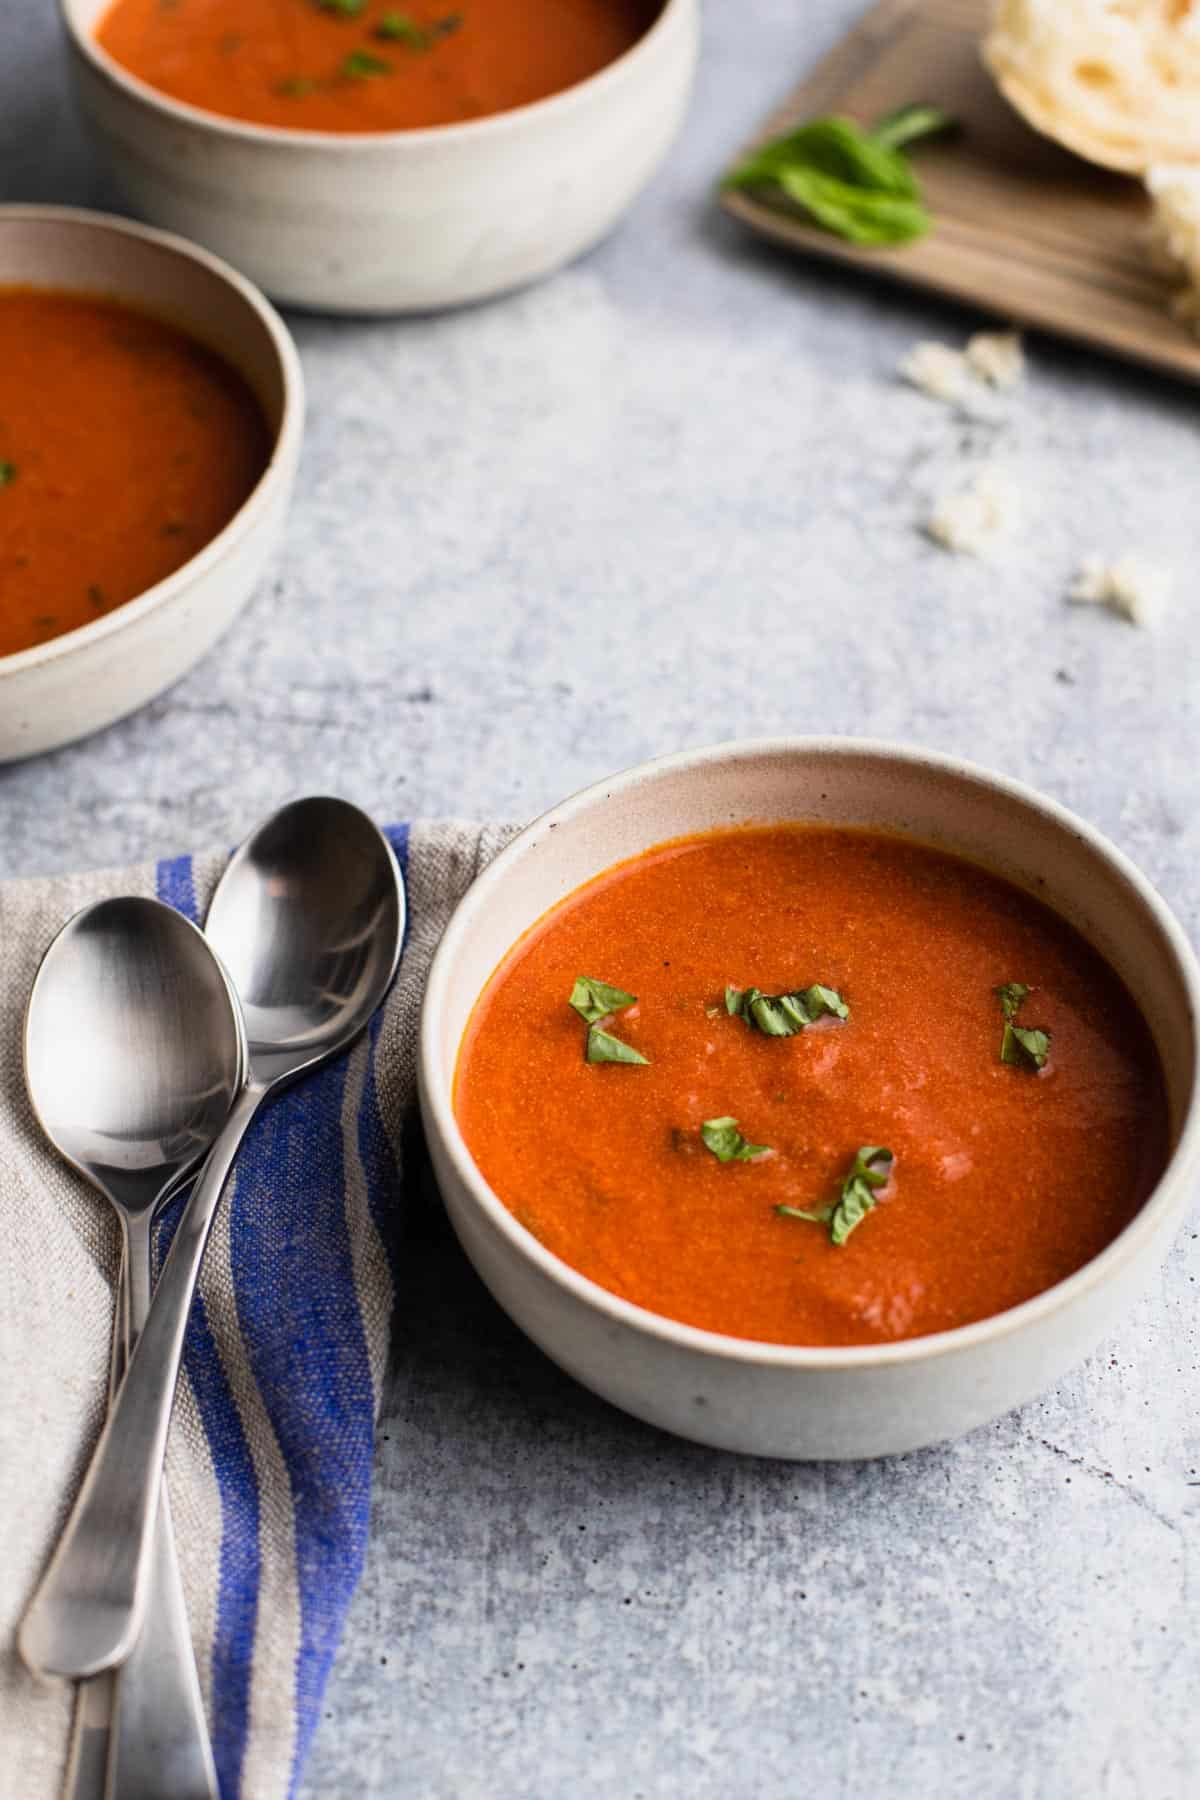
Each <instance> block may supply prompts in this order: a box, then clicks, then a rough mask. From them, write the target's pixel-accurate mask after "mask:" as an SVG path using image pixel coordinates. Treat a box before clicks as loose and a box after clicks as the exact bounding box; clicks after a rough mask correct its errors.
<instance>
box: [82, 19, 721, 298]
mask: <svg viewBox="0 0 1200 1800" xmlns="http://www.w3.org/2000/svg"><path fill="white" fill-rule="evenodd" d="M62 10H63V17H64V20H65V23H66V28H67V41H68V45H69V51H70V58H71V64H72V69H73V73H74V78H75V85H76V89H77V92H78V95H79V99H80V102H81V104H82V107H83V110H84V113H85V114H86V116H87V118H88V119H89V121H90V123H91V126H92V128H93V130H94V133H95V135H96V137H97V139H98V141H99V143H100V145H101V147H102V148H103V150H104V152H105V153H106V155H107V157H108V160H109V161H110V163H111V165H112V168H113V171H114V173H115V175H116V177H117V179H118V180H119V181H120V183H121V184H122V186H123V188H124V190H125V192H126V194H127V195H128V197H129V199H130V201H131V202H132V204H133V205H134V206H135V207H136V208H137V209H138V211H140V212H141V213H143V214H144V215H145V216H146V217H147V218H149V219H151V220H153V221H154V222H155V223H156V224H159V225H165V226H168V227H170V228H171V229H172V230H176V231H180V232H183V233H185V234H186V235H187V236H188V237H191V238H194V239H195V240H196V241H197V242H199V243H202V244H205V245H207V246H208V247H209V248H211V249H213V250H215V251H216V252H217V253H218V254H219V255H221V256H223V257H225V258H227V259H228V260H229V261H230V262H232V263H233V264H235V265H236V267H238V268H240V269H243V270H244V271H245V272H246V273H247V274H248V275H249V276H250V277H251V278H252V279H253V280H254V281H256V282H258V283H259V285H260V286H262V287H263V288H264V289H265V290H266V291H267V292H268V293H269V294H271V295H273V296H274V297H275V298H276V299H279V300H284V301H287V302H290V303H293V304H296V305H299V306H307V307H314V308H318V309H321V310H326V311H334V312H397V311H412V310H422V309H427V308H433V307H442V306H448V305H455V304H459V303H461V302H464V301H469V300H478V299H482V298H485V297H486V296H488V295H492V294H496V293H500V292H502V291H504V290H506V289H509V288H513V287H516V286H519V285H520V284H522V283H524V282H528V281H532V280H534V279H535V278H537V277H539V276H541V275H544V274H546V273H547V272H548V271H550V270H552V269H554V268H557V267H558V266H559V265H561V264H562V263H564V262H566V261H568V260H569V259H570V258H572V257H574V256H576V255H578V254H579V253H580V252H581V251H583V250H585V249H587V248H588V247H589V246H591V245H592V244H594V243H595V242H596V241H597V240H598V239H599V238H600V237H602V236H603V235H604V234H605V233H606V232H607V231H608V230H609V229H610V228H611V227H612V226H613V225H614V224H615V223H616V221H617V220H618V218H619V217H620V216H621V215H622V213H624V212H625V210H626V209H627V208H628V206H629V205H630V204H631V202H632V201H633V199H634V197H635V195H636V194H637V193H638V192H639V191H640V189H641V188H642V187H643V186H644V185H645V183H646V182H647V181H648V180H649V178H650V176H651V174H652V173H653V171H654V169H655V168H656V167H657V166H658V164H659V162H660V161H661V159H662V157H663V156H664V155H665V153H666V151H667V148H668V146H669V144H670V143H671V141H672V139H673V138H674V136H675V133H676V131H677V129H678V127H679V124H680V121H681V119H682V117H683V112H684V108H685V106H686V102H687V97H688V93H689V91H690V87H691V81H692V74H693V69H694V65H695V59H696V47H697V38H698V14H699V7H698V0H452V3H450V4H444V3H443V0H414V3H413V4H412V5H405V6H402V7H396V6H393V5H391V4H390V3H389V0H180V3H179V4H178V5H172V6H164V5H163V4H162V0H62Z"/></svg>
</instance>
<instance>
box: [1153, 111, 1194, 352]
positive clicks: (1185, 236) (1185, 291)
mask: <svg viewBox="0 0 1200 1800" xmlns="http://www.w3.org/2000/svg"><path fill="white" fill-rule="evenodd" d="M1196 110H1197V112H1200V93H1197V95H1196ZM1146 188H1147V191H1148V193H1149V195H1150V200H1151V203H1152V205H1153V209H1154V210H1153V212H1152V213H1151V215H1150V243H1151V246H1152V249H1153V251H1154V254H1155V257H1156V260H1157V261H1158V263H1159V265H1160V266H1161V267H1162V269H1163V271H1164V272H1165V273H1166V274H1167V275H1170V276H1172V277H1173V278H1174V279H1175V280H1176V281H1177V282H1178V283H1179V287H1178V291H1177V292H1176V293H1175V294H1174V295H1173V296H1172V299H1171V311H1172V312H1173V313H1174V314H1175V317H1176V318H1177V319H1182V320H1183V321H1184V322H1185V323H1186V324H1188V325H1190V326H1191V327H1192V330H1193V331H1195V332H1197V333H1200V163H1197V164H1196V165H1194V166H1192V165H1190V164H1186V163H1159V164H1157V165H1156V166H1155V167H1154V168H1152V169H1150V170H1148V171H1147V174H1146Z"/></svg>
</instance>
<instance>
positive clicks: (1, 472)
mask: <svg viewBox="0 0 1200 1800" xmlns="http://www.w3.org/2000/svg"><path fill="white" fill-rule="evenodd" d="M16 479H17V465H16V463H14V462H0V488H3V487H8V486H9V485H10V484H11V483H12V482H14V481H15V480H16Z"/></svg>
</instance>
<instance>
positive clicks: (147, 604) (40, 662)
mask: <svg viewBox="0 0 1200 1800" xmlns="http://www.w3.org/2000/svg"><path fill="white" fill-rule="evenodd" d="M9 220H14V221H24V222H29V223H38V222H41V221H47V222H49V223H52V224H55V225H77V226H80V227H82V228H84V229H86V230H88V231H98V232H104V233H109V234H111V235H113V236H116V237H125V238H135V239H137V241H138V242H140V243H143V244H153V245H155V246H157V247H158V248H159V249H162V250H167V251H169V252H172V253H173V254H175V255H177V256H178V257H180V259H181V260H182V261H184V262H189V263H196V264H199V265H200V267H201V268H204V269H207V270H208V271H209V273H210V274H212V275H215V276H216V277H217V279H218V280H219V281H223V282H224V283H225V285H226V286H227V287H230V288H232V289H233V290H234V292H235V293H236V294H237V295H238V297H239V299H241V300H244V301H245V303H246V305H247V306H248V307H249V308H250V310H251V311H252V312H253V313H255V314H256V315H257V317H258V320H259V322H260V324H261V325H262V326H263V328H264V330H265V331H266V333H267V336H268V338H269V339H270V341H271V345H272V348H273V349H274V351H275V355H276V357H277V359H278V365H279V374H280V380H281V384H282V390H283V412H282V416H281V418H280V421H279V426H278V429H277V430H276V431H275V433H274V439H273V442H272V446H271V454H270V457H269V458H268V461H267V465H266V467H265V468H264V470H263V472H262V474H261V475H260V476H259V478H258V480H257V481H256V482H255V484H254V487H253V488H252V489H251V491H250V493H249V494H248V495H247V497H246V499H245V500H243V502H242V504H241V505H240V506H239V507H238V510H237V511H236V512H235V513H234V515H233V517H232V519H230V521H229V523H228V524H227V525H225V526H224V527H223V528H222V529H221V530H220V531H218V533H217V535H216V537H214V538H210V539H209V541H208V543H207V544H205V545H204V546H203V548H202V549H200V550H197V552H196V554H195V556H189V558H188V560H187V561H186V562H185V563H181V564H180V566H179V567H178V568H177V569H176V570H175V571H174V572H173V573H172V574H170V575H167V576H165V577H164V579H163V580H162V581H156V582H155V584H154V586H153V587H148V588H147V589H146V590H145V592H144V593H141V594H136V595H135V596H134V598H133V599H132V600H123V601H122V602H121V604H120V605H119V606H114V608H113V610H112V611H111V612H110V613H105V614H104V616H103V618H99V619H89V620H88V622H87V624H86V625H77V626H76V627H75V629H74V630H73V631H63V632H60V633H59V635H58V636H57V637H52V638H47V640H46V642H45V643H44V644H34V645H32V646H31V647H30V648H29V649H28V650H14V651H12V652H11V653H10V654H9V655H8V656H0V682H2V681H3V680H4V678H5V676H7V675H15V674H17V673H19V672H24V671H25V670H26V669H33V668H38V667H41V666H44V665H45V664H47V663H52V662H55V661H57V659H58V658H60V657H64V656H71V655H73V654H74V653H75V652H76V651H77V650H78V649H79V648H80V647H81V646H82V645H83V644H85V643H86V644H92V643H97V642H99V641H100V640H101V639H103V638H111V637H116V636H117V635H118V634H119V633H121V632H123V631H127V630H130V629H131V628H132V627H133V626H135V625H136V624H137V623H138V622H139V621H140V620H141V619H143V618H145V616H146V614H147V613H150V612H153V611H154V610H155V609H156V608H157V607H159V606H163V605H166V604H168V603H169V602H170V601H171V600H172V599H173V598H174V596H175V595H177V594H180V593H182V592H183V591H184V590H185V589H187V588H188V587H190V586H191V584H192V582H193V581H195V579H196V578H197V577H198V576H203V575H205V574H207V573H208V571H209V570H210V569H212V568H214V567H215V566H216V564H217V563H219V562H220V561H221V560H222V559H223V558H224V557H225V555H226V554H227V553H228V552H229V551H230V550H231V549H232V548H233V547H234V545H235V544H236V543H237V542H238V541H239V540H240V539H241V538H244V537H246V536H247V534H248V533H249V532H251V531H253V530H254V528H255V526H256V525H257V523H258V520H259V516H260V514H261V513H262V512H263V511H265V509H266V508H267V507H268V506H269V505H270V504H271V495H272V490H273V489H274V487H275V486H276V484H277V482H278V481H279V479H280V478H281V475H282V474H284V473H285V472H286V471H287V469H288V468H289V467H290V466H291V464H292V462H293V461H294V460H295V457H296V456H297V455H298V453H299V448H300V436H301V433H302V431H303V428H304V377H303V375H302V374H301V370H300V358H299V355H298V354H297V351H296V346H295V345H294V344H293V342H292V340H291V337H290V336H289V334H288V330H287V327H286V326H285V325H284V323H283V320H282V319H281V318H280V317H279V315H278V313H277V312H276V311H275V308H274V307H273V306H272V305H271V303H270V301H269V300H267V299H266V298H265V297H264V296H263V295H262V294H260V293H259V291H258V289H257V288H256V287H255V286H254V285H253V283H252V282H249V281H247V280H246V278H245V276H244V275H239V274H238V272H237V270H236V269H232V268H230V266H229V264H228V263H226V262H222V260H221V258H220V257H219V256H213V255H212V254H211V252H210V251H208V250H202V249H201V248H200V246H199V245H198V244H192V243H189V242H188V240H187V239H186V238H181V237H177V236H176V235H175V233H174V232H170V231H159V230H157V229H156V228H155V227H153V226H150V225H138V224H135V223H134V222H133V221H132V220H130V219H121V218H117V217H116V216H115V215H114V214H112V213H101V212H89V211H88V210H87V208H86V207H79V206H26V205H14V206H0V229H2V228H3V227H4V225H5V224H6V223H7V222H8V221H9ZM29 285H30V286H31V287H37V286H38V285H39V279H38V276H37V274H36V273H31V274H30V276H29ZM136 287H137V283H136V281H133V280H131V282H130V285H129V291H128V292H126V291H124V290H122V291H121V292H120V293H117V292H115V291H113V290H108V289H105V290H104V292H105V294H106V295H110V294H111V298H113V299H115V300H122V301H126V302H127V303H128V304H129V305H130V306H137V305H139V304H140V297H139V295H138V293H137V292H136ZM99 291H101V290H99V289H95V290H93V289H90V288H88V287H87V286H86V285H85V286H84V287H81V288H80V289H79V292H80V293H90V292H99ZM168 322H169V321H168Z"/></svg>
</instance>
